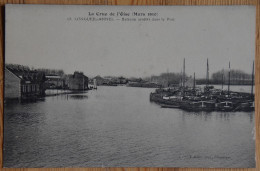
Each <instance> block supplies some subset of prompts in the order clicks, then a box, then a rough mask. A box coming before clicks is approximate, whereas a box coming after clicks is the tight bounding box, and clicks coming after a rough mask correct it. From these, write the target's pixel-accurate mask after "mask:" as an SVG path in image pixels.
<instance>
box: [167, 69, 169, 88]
mask: <svg viewBox="0 0 260 171" xmlns="http://www.w3.org/2000/svg"><path fill="white" fill-rule="evenodd" d="M167 87H169V68H167Z"/></svg>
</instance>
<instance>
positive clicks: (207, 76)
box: [206, 58, 209, 87]
mask: <svg viewBox="0 0 260 171" xmlns="http://www.w3.org/2000/svg"><path fill="white" fill-rule="evenodd" d="M206 80H207V84H206V86H207V87H208V85H209V60H208V58H207V75H206Z"/></svg>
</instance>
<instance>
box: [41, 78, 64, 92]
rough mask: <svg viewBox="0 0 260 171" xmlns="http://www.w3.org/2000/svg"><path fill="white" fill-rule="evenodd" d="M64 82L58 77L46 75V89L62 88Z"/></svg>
mask: <svg viewBox="0 0 260 171" xmlns="http://www.w3.org/2000/svg"><path fill="white" fill-rule="evenodd" d="M64 82H65V80H64V79H63V78H62V77H61V76H59V75H46V81H45V85H46V88H57V89H59V88H64V85H65V83H64Z"/></svg>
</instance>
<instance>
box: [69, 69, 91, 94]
mask: <svg viewBox="0 0 260 171" xmlns="http://www.w3.org/2000/svg"><path fill="white" fill-rule="evenodd" d="M66 84H67V87H68V89H70V90H86V89H88V77H87V76H85V75H84V74H83V72H78V71H75V72H74V74H72V75H68V76H67V78H66Z"/></svg>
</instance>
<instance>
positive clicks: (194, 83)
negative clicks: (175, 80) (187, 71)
mask: <svg viewBox="0 0 260 171" xmlns="http://www.w3.org/2000/svg"><path fill="white" fill-rule="evenodd" d="M195 86H196V78H195V72H194V78H193V90H194V91H195Z"/></svg>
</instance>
